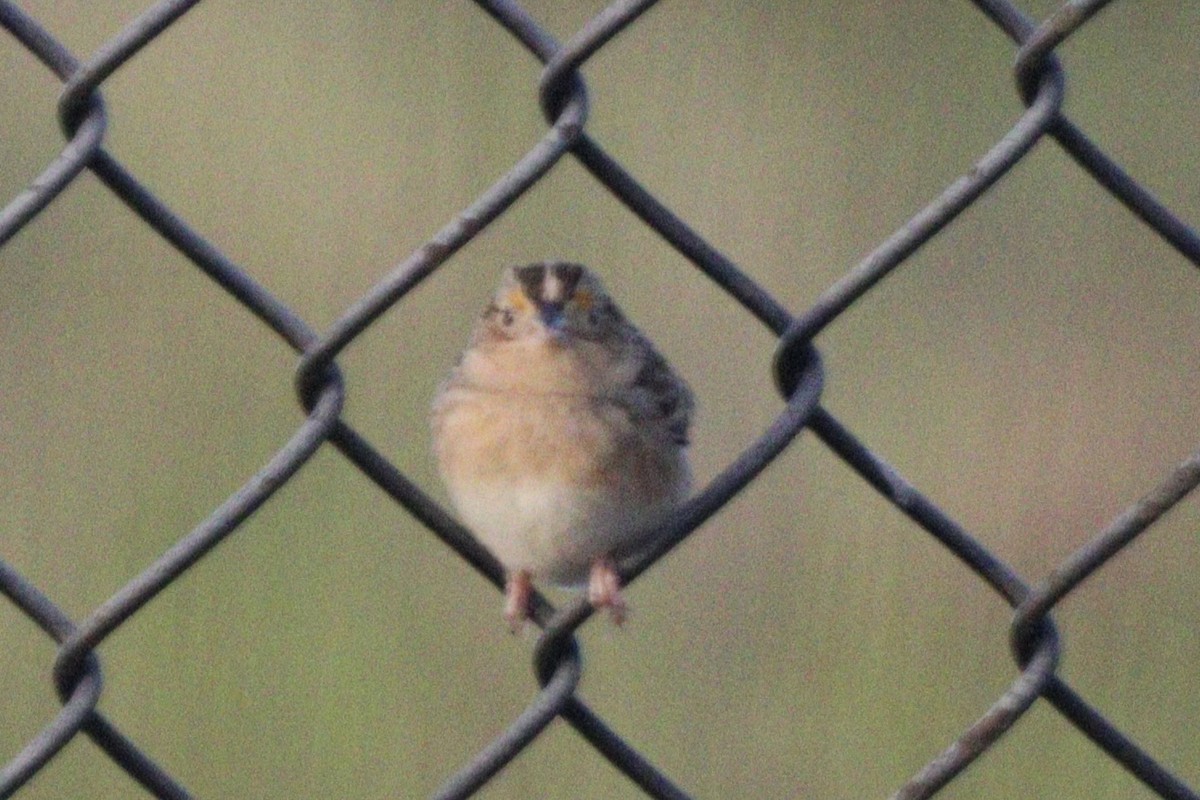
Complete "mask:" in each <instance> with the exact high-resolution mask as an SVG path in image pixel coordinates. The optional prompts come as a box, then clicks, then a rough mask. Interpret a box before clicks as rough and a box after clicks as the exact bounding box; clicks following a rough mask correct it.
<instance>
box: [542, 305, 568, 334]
mask: <svg viewBox="0 0 1200 800" xmlns="http://www.w3.org/2000/svg"><path fill="white" fill-rule="evenodd" d="M538 317H539V318H541V320H542V326H543V327H544V328H545V329H546V334H547V335H548V336H549V337H550V340H551V341H553V342H557V343H562V342H563V341H564V340H565V339H566V336H567V315H566V309H565V308H564V307H563V304H562V303H540V304H538Z"/></svg>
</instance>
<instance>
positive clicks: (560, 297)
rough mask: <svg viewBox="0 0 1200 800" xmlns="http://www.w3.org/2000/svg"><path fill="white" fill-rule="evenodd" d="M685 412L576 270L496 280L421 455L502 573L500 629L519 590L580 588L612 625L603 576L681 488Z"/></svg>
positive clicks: (525, 608)
mask: <svg viewBox="0 0 1200 800" xmlns="http://www.w3.org/2000/svg"><path fill="white" fill-rule="evenodd" d="M693 407H694V401H693V399H692V393H691V390H690V389H689V388H688V386H687V384H686V383H685V382H684V381H683V380H682V379H681V378H680V377H679V376H678V375H676V374H675V372H674V371H673V370H672V369H671V366H670V365H669V364H668V363H667V361H666V359H664V358H663V357H662V356H661V355H659V353H658V351H657V350H656V349H655V348H654V345H653V344H651V343H650V340H649V339H647V338H646V336H645V335H644V334H642V333H641V331H639V330H638V329H637V328H636V327H634V326H633V324H632V323H630V322H629V321H628V320H627V319H626V318H625V316H624V314H622V313H621V311H620V309H618V308H617V306H616V304H615V303H614V302H613V301H612V299H611V298H610V297H609V296H608V293H607V292H605V290H604V287H603V286H602V285H601V283H600V281H599V280H598V279H597V278H596V276H595V275H594V274H592V273H591V272H590V271H588V270H587V269H586V268H584V267H583V266H581V265H579V264H570V263H563V262H544V263H538V264H529V265H527V266H519V267H510V268H509V269H506V270H505V271H504V274H503V277H502V278H501V281H500V286H499V288H498V289H497V290H496V293H495V295H494V297H493V298H492V300H491V302H490V303H489V304H488V305H487V307H486V308H485V309H484V311H483V315H482V316H481V317H480V319H479V321H478V323H477V324H476V326H475V331H474V333H473V334H472V336H471V341H470V345H469V346H468V347H467V349H466V351H465V352H464V353H463V354H462V356H461V357H460V358H459V360H458V363H457V364H456V365H455V367H454V369H453V370H452V371H451V373H450V375H449V377H448V378H447V379H446V380H445V381H444V382H443V383H442V385H441V387H440V388H439V389H438V393H437V397H436V398H435V399H434V402H433V411H432V420H431V423H432V424H431V427H432V429H433V449H434V453H435V455H436V457H437V462H438V467H439V470H440V472H441V476H442V479H443V480H444V482H445V484H446V487H447V489H448V490H449V493H450V498H451V501H452V502H453V504H454V507H455V508H456V509H457V511H458V514H459V516H460V517H461V519H462V521H463V522H464V523H465V524H466V526H467V527H468V528H469V529H470V530H471V531H472V532H473V533H474V534H475V535H476V537H477V538H478V539H479V541H480V542H481V543H482V544H483V545H484V546H485V547H487V548H488V550H490V551H491V553H492V554H493V555H494V556H495V557H496V558H497V560H499V561H500V563H501V564H502V565H503V566H504V569H505V606H504V616H505V619H506V620H507V621H508V624H509V626H510V627H511V628H512V630H513V631H514V632H515V631H517V630H519V629H520V628H521V626H522V625H523V624H524V622H525V620H527V619H528V618H529V613H530V600H531V597H532V591H533V581H534V580H535V579H536V580H543V581H548V582H551V583H554V584H558V585H562V586H579V585H582V584H584V583H586V584H587V591H588V599H589V601H590V602H591V603H592V605H593V606H595V607H596V608H607V609H608V610H609V612H610V614H611V616H612V619H613V621H614V622H615V623H616V624H618V625H619V624H621V622H622V621H623V620H624V618H625V614H626V605H625V601H624V599H623V598H622V597H621V585H620V577H619V575H618V574H617V566H618V564H620V563H621V562H622V560H624V559H627V558H629V557H630V556H633V555H636V554H637V553H638V552H639V551H641V550H644V549H645V548H646V547H648V546H649V545H650V544H652V541H647V539H646V536H647V534H648V533H649V532H650V531H651V529H652V528H653V527H654V526H655V525H656V524H658V523H660V522H662V521H663V520H664V519H665V517H666V516H667V515H668V514H669V513H670V512H671V511H672V509H674V508H676V507H677V506H678V505H679V504H680V503H681V502H682V501H683V499H684V498H685V497H686V496H687V493H688V491H689V490H690V488H691V469H690V466H689V464H688V458H687V446H688V432H689V428H690V426H691V418H692V410H693Z"/></svg>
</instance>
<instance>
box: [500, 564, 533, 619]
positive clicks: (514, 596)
mask: <svg viewBox="0 0 1200 800" xmlns="http://www.w3.org/2000/svg"><path fill="white" fill-rule="evenodd" d="M532 600H533V582H532V581H531V580H530V579H529V573H528V572H526V571H525V570H518V571H517V572H514V573H512V574H510V575H509V576H508V578H507V579H506V580H505V582H504V619H505V620H507V621H508V628H509V630H511V631H512V632H513V633H519V632H520V630H521V628H523V627H524V626H525V620H527V619H529V610H530V609H529V606H530V602H531V601H532Z"/></svg>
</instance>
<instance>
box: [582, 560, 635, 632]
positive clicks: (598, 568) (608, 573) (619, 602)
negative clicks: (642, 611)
mask: <svg viewBox="0 0 1200 800" xmlns="http://www.w3.org/2000/svg"><path fill="white" fill-rule="evenodd" d="M588 602H590V603H591V604H592V607H593V608H597V609H600V608H607V609H608V614H609V616H610V617H611V618H612V621H613V623H614V624H615V625H620V624H621V623H622V622H624V621H625V616H626V614H627V613H628V612H629V607H628V606H627V605H625V598H624V597H622V596H621V576H620V575H618V574H617V568H616V566H615V565H614V564H613V562H612V559H609V558H598V559H596V560H595V561H594V562H592V570H591V573H590V574H589V575H588Z"/></svg>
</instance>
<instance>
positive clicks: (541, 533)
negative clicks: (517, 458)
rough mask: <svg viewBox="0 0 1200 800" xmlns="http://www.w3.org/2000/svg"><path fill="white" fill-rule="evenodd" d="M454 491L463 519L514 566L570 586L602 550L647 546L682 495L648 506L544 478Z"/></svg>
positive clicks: (626, 550)
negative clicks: (651, 534) (644, 538)
mask: <svg viewBox="0 0 1200 800" xmlns="http://www.w3.org/2000/svg"><path fill="white" fill-rule="evenodd" d="M452 493H453V495H454V497H453V500H454V504H455V506H456V507H457V509H458V512H459V514H460V515H461V517H462V520H463V522H464V523H466V525H467V527H468V528H470V529H471V531H472V533H474V534H475V535H476V536H477V537H478V538H479V540H480V542H482V543H483V545H484V546H485V547H487V548H488V550H490V551H491V552H492V553H493V554H494V555H495V556H496V558H497V559H499V560H500V563H502V564H503V565H504V566H505V568H506V569H508V570H509V571H515V570H527V571H528V572H529V573H530V574H531V575H533V576H535V577H538V578H543V579H546V580H549V581H552V582H554V583H558V584H563V585H571V584H577V583H582V582H583V581H585V580H586V578H587V572H588V568H589V566H590V565H591V562H592V561H593V560H595V559H596V558H598V557H600V556H602V555H613V554H615V555H616V556H617V557H618V558H620V557H623V556H628V555H630V554H632V553H636V552H637V551H638V550H640V549H642V548H643V547H645V546H646V545H647V544H648V543H649V542H646V541H639V539H640V538H641V535H643V534H645V533H646V532H647V529H648V528H650V527H652V526H653V525H655V524H657V523H658V522H660V521H661V520H662V519H663V517H664V516H665V514H666V513H667V512H668V511H669V510H670V509H671V508H672V507H673V506H674V504H675V502H676V500H677V499H676V498H675V497H671V498H669V499H668V500H667V501H665V502H663V503H659V504H656V505H653V506H647V505H645V504H644V502H642V503H639V502H637V501H634V500H633V499H632V498H621V497H617V496H614V493H613V492H612V491H603V490H597V489H585V488H578V487H570V488H568V487H566V486H564V485H562V484H556V483H550V482H546V481H538V480H524V481H520V482H513V483H509V482H473V483H472V484H471V485H470V486H462V485H460V486H456V487H452Z"/></svg>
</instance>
